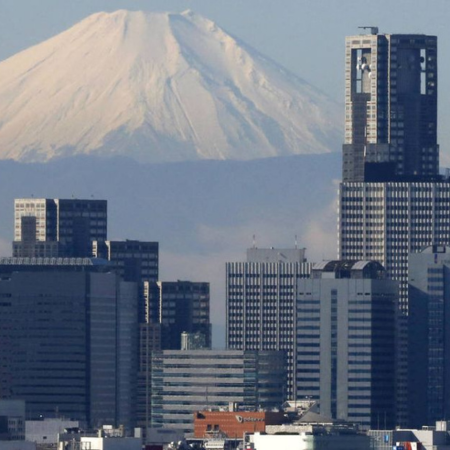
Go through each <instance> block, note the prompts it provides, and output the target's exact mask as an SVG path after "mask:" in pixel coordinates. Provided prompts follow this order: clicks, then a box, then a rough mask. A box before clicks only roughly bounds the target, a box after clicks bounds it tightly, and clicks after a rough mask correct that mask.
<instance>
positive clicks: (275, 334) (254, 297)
mask: <svg viewBox="0 0 450 450" xmlns="http://www.w3.org/2000/svg"><path fill="white" fill-rule="evenodd" d="M311 267H312V264H310V263H307V262H306V258H305V250H304V249H297V248H292V249H276V248H270V249H259V248H251V249H248V250H247V262H234V263H227V265H226V283H227V286H226V299H227V324H226V329H227V334H226V345H227V348H229V349H233V350H282V351H284V352H285V353H286V358H287V395H288V397H289V398H290V399H295V398H296V392H297V387H296V382H297V380H296V376H295V358H296V349H297V343H296V340H295V330H296V308H295V304H296V298H297V283H298V281H299V280H301V279H302V278H307V277H308V276H309V274H310V272H311Z"/></svg>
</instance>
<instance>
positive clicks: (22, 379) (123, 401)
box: [0, 258, 137, 428]
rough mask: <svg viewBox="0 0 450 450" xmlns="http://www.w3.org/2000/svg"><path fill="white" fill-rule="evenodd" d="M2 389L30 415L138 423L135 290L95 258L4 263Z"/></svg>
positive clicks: (0, 262)
mask: <svg viewBox="0 0 450 450" xmlns="http://www.w3.org/2000/svg"><path fill="white" fill-rule="evenodd" d="M0 342H1V346H0V361H1V362H2V370H1V371H0V386H2V389H1V390H2V395H3V396H4V397H5V398H12V399H23V400H25V401H26V407H27V417H28V418H30V419H39V418H40V417H54V415H55V414H60V415H63V416H65V417H70V418H72V419H74V420H79V421H81V422H83V423H84V424H87V425H88V426H98V425H103V424H113V425H119V424H123V425H124V426H125V427H127V428H130V427H131V426H132V425H133V423H134V405H135V389H136V372H137V288H136V284H135V283H127V282H122V281H121V280H120V278H119V277H118V275H117V274H116V273H115V272H114V271H113V270H112V268H111V266H109V265H107V264H105V261H103V263H102V262H101V261H96V260H93V259H90V258H0Z"/></svg>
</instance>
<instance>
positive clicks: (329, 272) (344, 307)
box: [295, 260, 398, 429]
mask: <svg viewBox="0 0 450 450" xmlns="http://www.w3.org/2000/svg"><path fill="white" fill-rule="evenodd" d="M397 299H398V283H397V282H395V281H392V280H388V279H386V277H385V271H384V268H383V267H382V266H381V264H379V263H378V262H374V261H354V260H353V261H348V260H344V261H324V262H322V263H319V264H316V265H315V266H314V267H313V269H312V275H311V278H309V279H302V280H300V281H299V282H298V301H297V314H296V316H297V330H296V341H297V358H296V361H297V364H296V370H295V372H296V376H297V398H305V397H307V398H313V399H314V400H316V401H318V404H319V408H320V413H321V414H322V415H324V416H328V417H333V418H335V419H341V420H345V421H349V422H354V423H359V424H360V425H361V426H362V427H363V428H365V429H370V428H376V427H377V425H378V424H379V423H380V422H381V423H384V424H385V425H386V426H388V427H389V428H392V427H394V426H395V402H394V401H393V399H394V394H395V377H394V373H395V353H394V348H395V317H396V306H397V305H396V302H397Z"/></svg>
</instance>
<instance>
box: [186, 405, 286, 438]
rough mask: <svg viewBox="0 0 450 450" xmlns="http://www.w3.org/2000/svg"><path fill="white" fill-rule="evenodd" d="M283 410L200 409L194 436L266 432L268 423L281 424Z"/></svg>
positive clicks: (224, 435) (225, 435) (241, 435)
mask: <svg viewBox="0 0 450 450" xmlns="http://www.w3.org/2000/svg"><path fill="white" fill-rule="evenodd" d="M284 421H285V416H284V413H283V412H270V411H198V412H196V413H195V414H194V437H195V438H209V437H214V436H217V435H221V436H223V437H227V438H233V439H242V437H243V435H244V433H254V432H257V431H260V432H264V431H265V430H266V427H267V426H268V425H281V424H282V423H284Z"/></svg>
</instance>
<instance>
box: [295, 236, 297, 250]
mask: <svg viewBox="0 0 450 450" xmlns="http://www.w3.org/2000/svg"><path fill="white" fill-rule="evenodd" d="M295 249H296V250H297V249H298V241H297V235H295Z"/></svg>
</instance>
